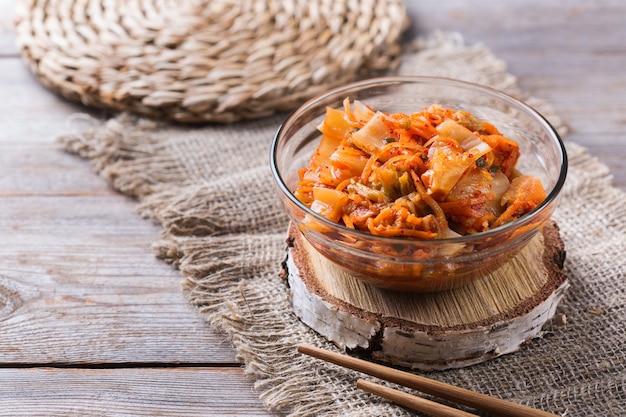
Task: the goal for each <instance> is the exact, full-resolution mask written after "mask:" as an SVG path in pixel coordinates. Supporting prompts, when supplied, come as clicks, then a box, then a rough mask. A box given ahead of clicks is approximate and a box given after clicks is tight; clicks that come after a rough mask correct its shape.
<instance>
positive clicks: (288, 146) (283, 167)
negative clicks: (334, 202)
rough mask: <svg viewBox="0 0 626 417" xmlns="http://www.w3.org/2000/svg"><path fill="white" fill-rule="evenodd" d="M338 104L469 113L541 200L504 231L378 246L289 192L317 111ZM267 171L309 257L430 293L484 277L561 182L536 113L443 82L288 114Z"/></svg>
mask: <svg viewBox="0 0 626 417" xmlns="http://www.w3.org/2000/svg"><path fill="white" fill-rule="evenodd" d="M346 97H349V98H350V100H351V101H352V100H360V101H361V102H363V103H364V104H366V105H371V106H373V107H374V108H375V109H376V110H381V111H385V112H390V113H395V112H404V113H407V114H411V113H414V112H416V111H419V110H421V109H422V108H424V107H426V106H428V105H431V104H440V105H441V106H443V107H448V108H452V109H457V110H464V111H469V112H470V113H471V114H473V115H474V116H475V117H477V118H479V119H483V120H486V121H488V122H490V123H492V124H493V125H495V126H496V128H498V129H499V130H500V132H501V133H502V134H503V135H505V136H507V137H509V138H511V139H513V140H515V141H517V142H518V143H519V145H520V149H521V157H520V160H519V162H518V168H519V169H520V171H522V172H523V173H524V174H531V175H535V176H537V177H539V178H540V179H541V181H542V183H543V186H544V188H545V189H546V193H547V198H546V200H545V201H544V202H543V203H542V204H541V205H539V206H538V207H537V208H536V209H535V210H534V211H532V212H531V213H529V214H527V215H525V216H523V217H522V218H520V219H518V220H516V221H514V222H511V223H508V224H505V225H503V226H501V227H498V228H495V229H492V230H489V231H486V232H482V233H478V234H474V235H468V236H463V237H457V238H449V239H437V240H416V239H405V238H390V237H381V236H375V235H371V234H369V233H367V232H361V231H358V230H352V229H349V228H347V227H345V226H342V225H339V224H337V223H334V222H331V221H329V220H327V219H326V218H324V217H322V216H320V215H318V214H316V213H315V212H313V211H312V210H311V209H309V208H308V207H307V206H306V205H304V204H303V203H301V202H300V201H299V200H298V199H297V198H296V197H295V196H294V195H293V193H292V192H293V191H294V190H295V188H296V186H297V183H298V170H299V169H300V168H303V167H305V166H306V165H307V164H308V161H309V157H310V156H311V154H312V153H313V151H314V150H315V149H316V147H317V146H318V144H319V140H320V138H321V134H320V133H319V132H318V130H317V126H318V125H319V124H320V122H321V121H322V120H323V118H324V115H325V112H326V107H327V106H330V107H334V108H341V107H342V102H343V100H344V99H345V98H346ZM271 168H272V172H273V175H274V179H275V181H276V184H277V186H278V190H279V196H280V199H281V202H282V204H283V207H284V209H285V211H286V212H287V214H288V215H289V217H290V219H291V221H292V223H293V224H294V225H295V226H297V229H298V230H299V231H300V233H302V235H303V236H304V238H306V240H307V241H308V242H309V243H310V244H311V245H312V246H313V247H314V248H315V250H317V251H319V252H320V253H321V254H322V255H324V256H325V257H326V258H327V259H329V260H330V261H332V262H334V263H336V264H337V265H339V266H340V267H342V268H344V269H346V270H347V271H348V272H349V273H350V274H352V275H353V276H355V277H357V278H359V279H361V280H363V281H365V282H367V283H370V284H373V285H375V286H378V287H383V288H388V289H393V290H400V291H411V292H433V291H442V290H448V289H452V288H456V287H460V286H462V285H465V284H466V283H468V282H470V281H471V280H474V279H476V278H479V277H482V276H484V275H485V274H487V273H489V272H492V271H494V270H495V269H497V268H499V267H500V266H502V265H503V264H504V263H505V262H507V261H509V260H510V259H511V258H512V257H513V256H515V255H516V254H517V253H518V252H519V251H520V250H521V249H522V248H523V247H524V246H525V245H526V244H527V243H528V242H529V241H530V240H531V239H532V238H533V236H535V235H536V234H537V232H538V231H540V230H541V228H542V226H543V225H544V224H545V223H546V221H548V220H549V218H550V217H551V215H552V213H553V212H554V209H555V206H556V204H557V200H558V196H559V192H560V191H561V188H562V186H563V183H564V181H565V176H566V173H567V155H566V153H565V147H564V146H563V142H562V141H561V139H560V138H559V135H558V134H557V132H556V131H555V129H554V128H553V127H552V126H551V125H550V124H549V123H548V122H547V121H546V120H545V119H544V118H543V117H542V116H541V115H540V114H539V113H538V112H536V111H535V110H533V109H532V108H531V107H529V106H528V105H526V104H524V103H522V102H520V101H519V100H516V99H515V98H513V97H510V96H508V95H506V94H504V93H502V92H499V91H496V90H494V89H491V88H488V87H484V86H480V85H476V84H471V83H467V82H462V81H457V80H452V79H445V78H436V77H382V78H374V79H369V80H365V81H361V82H357V83H353V84H349V85H346V86H343V87H340V88H336V89H334V90H332V91H329V92H327V93H325V94H322V95H320V96H318V97H316V98H313V99H312V100H310V101H308V102H306V103H305V104H303V105H302V106H301V107H300V108H298V109H297V110H295V111H294V112H293V113H292V114H291V115H290V116H289V117H288V118H287V119H286V120H285V122H284V123H283V124H282V125H281V126H280V128H279V129H278V131H277V132H276V135H275V137H274V141H273V143H272V148H271ZM398 253H402V254H403V255H398ZM451 253H453V255H451Z"/></svg>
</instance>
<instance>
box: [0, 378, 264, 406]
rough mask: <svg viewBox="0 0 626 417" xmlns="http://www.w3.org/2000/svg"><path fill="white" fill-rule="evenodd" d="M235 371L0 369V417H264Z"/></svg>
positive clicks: (245, 379)
mask: <svg viewBox="0 0 626 417" xmlns="http://www.w3.org/2000/svg"><path fill="white" fill-rule="evenodd" d="M269 415H270V414H269V413H268V412H266V411H265V410H264V408H263V406H262V405H261V402H260V401H259V400H258V398H257V396H256V394H255V392H254V391H253V389H252V386H251V384H250V381H248V379H247V378H246V377H245V376H244V375H243V371H242V370H241V369H238V368H230V369H226V368H163V369H156V368H144V369H59V368H28V369H0V416H7V417H9V416H10V417H22V416H24V417H26V416H28V417H34V416H45V417H56V416H59V417H73V416H76V417H91V416H98V417H102V416H118V417H121V416H151V417H153V416H169V417H174V416H203V417H213V416H232V417H235V416H247V417H253V416H269Z"/></svg>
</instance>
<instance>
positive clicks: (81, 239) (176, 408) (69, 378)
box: [0, 0, 626, 416]
mask: <svg viewBox="0 0 626 417" xmlns="http://www.w3.org/2000/svg"><path fill="white" fill-rule="evenodd" d="M15 2H16V0H0V98H1V100H0V241H1V242H2V243H1V244H0V415H6V416H32V415H46V416H55V415H58V416H67V415H76V416H88V415H98V416H100V415H145V416H148V415H151V416H153V415H168V416H183V415H185V416H186V415H193V416H218V415H220V416H222V415H228V416H235V415H242V416H267V415H268V413H267V412H266V411H265V410H264V407H263V406H262V404H261V402H260V401H259V400H258V399H257V397H256V395H255V393H254V392H253V388H252V382H251V381H249V380H248V379H247V378H246V377H245V376H244V373H243V370H242V369H241V367H240V364H238V363H237V362H236V360H235V352H234V350H233V349H232V347H231V346H230V345H229V342H228V340H227V339H226V337H224V336H223V335H220V334H217V333H216V332H215V331H213V330H212V329H211V328H209V327H207V325H205V324H204V322H203V320H202V319H201V317H200V316H199V315H198V314H197V312H196V311H195V310H194V309H193V308H192V307H191V306H189V305H188V304H187V303H186V301H185V299H184V296H183V294H182V292H181V291H180V288H179V283H180V281H181V275H180V273H179V272H178V271H176V270H174V269H172V268H171V267H170V266H169V265H166V264H164V263H162V262H160V261H158V260H157V259H155V258H154V256H153V254H152V251H151V248H150V245H151V242H152V241H153V240H155V239H156V238H157V237H158V233H159V227H158V226H157V225H154V224H151V223H150V222H147V221H145V220H143V219H141V218H140V217H139V216H138V215H137V214H136V212H135V204H136V203H135V201H133V200H132V199H129V198H126V197H124V196H122V195H119V194H117V193H116V192H115V191H113V190H112V189H111V188H110V187H109V186H108V185H107V184H106V183H105V181H104V180H103V179H101V178H99V177H97V176H96V175H93V174H92V173H91V169H90V167H89V162H87V161H84V160H81V159H79V158H77V157H74V156H71V155H68V154H66V153H64V152H63V151H62V150H61V149H60V147H59V145H58V144H57V143H56V142H55V138H56V137H57V136H59V135H60V134H62V133H64V132H66V131H67V130H68V123H69V120H70V119H69V117H70V115H71V114H73V113H76V112H83V111H85V109H83V108H81V107H80V106H78V105H75V104H72V103H69V102H67V101H64V100H63V99H61V98H59V97H57V96H55V95H53V94H51V93H50V92H49V91H47V90H46V89H44V88H43V87H42V86H41V85H39V84H38V82H37V81H36V80H35V79H34V77H33V76H32V75H31V74H30V73H29V71H28V69H27V68H26V66H25V65H24V64H23V63H22V61H21V60H20V58H19V56H18V51H17V48H16V47H15V45H14V40H15V36H14V34H13V29H12V23H11V14H12V10H13V7H14V5H15ZM408 3H409V9H410V11H411V14H412V15H413V17H414V23H415V25H416V26H417V29H412V33H427V32H430V31H431V30H433V29H438V28H439V29H444V30H454V31H459V32H461V33H463V35H464V36H465V38H466V40H467V41H468V42H470V43H475V42H481V43H484V44H485V45H486V46H487V47H489V48H490V49H491V50H492V51H494V53H495V54H496V55H498V56H499V57H501V58H502V59H504V60H505V61H506V62H507V63H508V65H509V70H510V72H512V73H513V74H515V75H517V76H518V77H519V84H520V85H521V87H522V88H523V89H524V90H526V91H527V92H529V93H531V94H533V95H536V96H538V97H542V98H544V99H547V100H548V101H550V102H551V103H552V104H553V105H554V107H555V108H556V110H557V112H558V113H559V114H560V115H561V116H562V117H563V118H564V120H565V121H566V122H567V124H568V125H569V127H570V129H571V133H570V134H569V135H568V136H567V138H566V139H567V140H570V141H574V142H577V143H579V144H581V145H584V146H586V147H588V148H589V149H590V151H591V153H592V154H594V155H596V156H597V157H598V158H599V159H600V160H601V161H603V162H604V163H606V164H608V165H609V166H610V168H611V170H612V172H613V174H614V176H615V185H616V186H617V187H619V188H621V189H622V190H626V162H624V161H626V146H625V141H626V25H624V16H626V3H623V2H616V1H608V0H607V1H596V2H589V1H583V0H575V1H574V0H571V1H569V2H560V1H556V0H523V1H522V0H520V1H507V2H496V1H488V2H487V1H485V2H466V1H465V0H439V1H437V2H436V6H433V5H432V4H431V2H412V1H411V0H408Z"/></svg>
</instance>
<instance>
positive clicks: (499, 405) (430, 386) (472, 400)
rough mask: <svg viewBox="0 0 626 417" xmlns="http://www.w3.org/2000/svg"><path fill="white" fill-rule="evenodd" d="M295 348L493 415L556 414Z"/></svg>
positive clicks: (532, 416)
mask: <svg viewBox="0 0 626 417" xmlns="http://www.w3.org/2000/svg"><path fill="white" fill-rule="evenodd" d="M298 352H300V353H303V354H305V355H309V356H312V357H314V358H317V359H321V360H323V361H326V362H330V363H334V364H335V365H340V366H343V367H346V368H349V369H353V370H355V371H359V372H363V373H365V374H368V375H371V376H375V377H377V378H380V379H384V380H386V381H389V382H393V383H396V384H398V385H403V386H405V387H408V388H412V389H415V390H418V391H421V392H424V393H426V394H430V395H434V396H436V397H439V398H444V399H446V400H449V401H454V402H456V403H458V404H463V405H467V406H470V407H472V408H475V409H477V410H482V411H487V412H489V413H491V414H493V415H496V416H501V417H558V416H556V414H551V413H548V412H545V411H541V410H537V409H535V408H530V407H526V406H524V405H521V404H517V403H512V402H509V401H505V400H502V399H500V398H495V397H490V396H489V395H485V394H481V393H478V392H474V391H470V390H467V389H465V388H460V387H456V386H454V385H449V384H446V383H443V382H439V381H435V380H433V379H429V378H426V377H423V376H419V375H415V374H411V373H409V372H404V371H400V370H398V369H393V368H389V367H387V366H383V365H379V364H376V363H373V362H368V361H364V360H362V359H358V358H353V357H351V356H347V355H341V354H339V353H335V352H331V351H329V350H326V349H321V348H318V347H315V346H310V345H304V344H302V345H299V346H298Z"/></svg>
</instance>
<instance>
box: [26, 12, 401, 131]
mask: <svg viewBox="0 0 626 417" xmlns="http://www.w3.org/2000/svg"><path fill="white" fill-rule="evenodd" d="M375 3H376V4H373V2H371V1H366V0H355V1H343V0H336V1H326V2H321V3H320V2H303V1H296V0H281V1H268V0H246V1H242V0H196V1H175V0H159V1H139V0H110V1H102V0H61V1H47V0H18V2H17V8H16V13H15V22H16V35H17V44H18V46H19V48H20V51H21V54H22V56H23V58H24V60H25V61H26V62H27V63H28V64H29V65H30V68H31V69H32V71H33V73H34V74H35V75H36V76H37V77H38V78H39V80H40V81H41V82H42V83H43V84H44V85H45V86H46V87H48V88H50V89H51V90H53V91H55V92H58V93H59V94H61V95H63V96H64V97H66V98H68V99H70V100H74V101H79V102H81V103H83V104H85V105H89V106H94V107H102V108H107V109H113V110H120V111H130V112H134V113H138V114H141V115H145V116H149V117H152V118H156V119H159V120H171V121H176V122H189V123H192V122H233V121H236V120H240V119H254V118H260V117H265V116H268V115H270V114H272V113H274V112H281V111H290V110H292V109H293V108H294V107H295V106H297V105H298V104H300V103H301V102H302V101H304V100H306V99H309V98H311V97H313V96H315V95H317V94H320V93H322V92H324V91H326V90H328V89H330V88H332V87H334V86H337V85H341V84H344V83H347V82H348V81H354V80H355V79H356V78H357V77H359V76H363V75H364V74H369V73H371V72H373V71H386V70H388V69H390V68H393V67H395V66H396V65H397V64H398V63H399V59H400V41H401V35H402V32H403V30H404V29H405V28H406V27H407V26H408V15H407V13H406V9H405V6H404V2H403V1H402V0H385V1H380V2H375Z"/></svg>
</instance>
